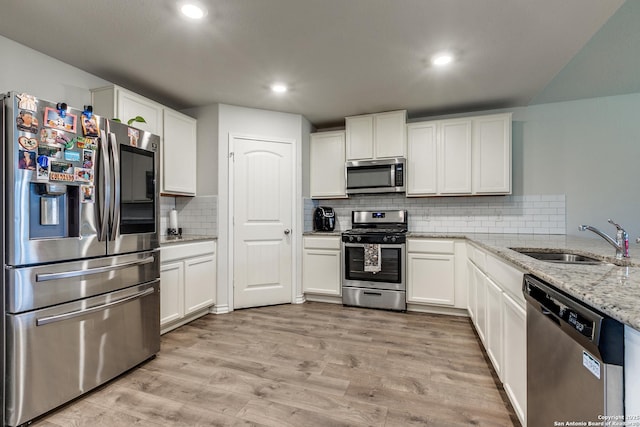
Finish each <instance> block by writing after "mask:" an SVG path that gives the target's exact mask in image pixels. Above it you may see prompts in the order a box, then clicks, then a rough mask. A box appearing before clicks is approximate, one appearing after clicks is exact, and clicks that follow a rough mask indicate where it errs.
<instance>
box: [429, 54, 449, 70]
mask: <svg viewBox="0 0 640 427" xmlns="http://www.w3.org/2000/svg"><path fill="white" fill-rule="evenodd" d="M451 62H453V55H451V54H450V53H446V52H443V53H438V54H437V55H434V56H433V57H432V58H431V63H432V64H433V65H436V66H438V67H442V66H443V65H447V64H450V63H451Z"/></svg>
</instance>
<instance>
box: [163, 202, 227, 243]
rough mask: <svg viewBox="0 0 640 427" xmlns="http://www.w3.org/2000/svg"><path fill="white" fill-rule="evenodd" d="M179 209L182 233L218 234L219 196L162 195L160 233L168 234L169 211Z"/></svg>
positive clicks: (179, 223)
mask: <svg viewBox="0 0 640 427" xmlns="http://www.w3.org/2000/svg"><path fill="white" fill-rule="evenodd" d="M174 208H175V209H176V210H177V211H178V227H181V228H182V234H185V235H200V236H217V233H218V197H217V196H197V197H160V230H161V232H160V234H161V235H163V236H164V235H166V234H167V228H168V227H169V211H170V210H171V209H174Z"/></svg>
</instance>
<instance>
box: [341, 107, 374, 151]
mask: <svg viewBox="0 0 640 427" xmlns="http://www.w3.org/2000/svg"><path fill="white" fill-rule="evenodd" d="M345 127H346V143H347V160H362V159H372V158H373V154H374V153H373V116H372V115H368V116H355V117H347V118H346V119H345Z"/></svg>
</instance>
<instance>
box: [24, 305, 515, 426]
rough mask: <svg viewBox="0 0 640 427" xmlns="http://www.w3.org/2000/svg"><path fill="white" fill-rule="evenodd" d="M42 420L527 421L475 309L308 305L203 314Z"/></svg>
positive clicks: (256, 422)
mask: <svg viewBox="0 0 640 427" xmlns="http://www.w3.org/2000/svg"><path fill="white" fill-rule="evenodd" d="M34 425H36V426H38V427H60V426H64V427H67V426H92V427H95V426H109V427H114V426H244V425H246V426H274V427H283V426H295V427H300V426H304V427H314V426H323V427H324V426H403V427H406V426H469V425H475V426H492V427H494V426H519V425H520V424H519V423H518V421H517V418H516V416H515V414H514V412H513V409H512V408H511V406H510V405H509V403H508V400H507V398H506V395H505V394H504V391H503V389H502V387H501V386H500V385H499V381H498V380H497V378H496V377H495V374H494V373H493V370H492V369H491V368H490V365H489V362H488V359H486V356H485V355H484V353H483V351H482V350H481V347H480V343H479V341H478V339H477V336H476V335H475V332H474V331H473V329H472V326H471V324H470V321H469V320H468V319H466V318H459V317H451V316H441V315H429V314H418V313H406V314H405V313H391V312H386V311H379V310H367V309H357V308H346V307H342V306H340V305H334V304H322V303H306V304H301V305H281V306H272V307H261V308H253V309H246V310H238V311H234V312H233V313H230V314H224V315H217V316H216V315H208V316H206V317H203V318H201V319H198V320H196V321H194V322H192V323H190V324H188V325H186V326H183V327H181V328H179V329H177V330H175V331H173V332H170V333H168V334H166V335H164V336H163V337H162V348H161V351H160V353H159V354H158V356H157V357H156V358H155V359H153V360H151V361H149V362H147V363H145V364H144V365H142V366H141V367H139V368H138V369H135V370H133V371H132V372H129V373H128V374H126V375H124V376H122V377H120V378H118V379H117V380H115V381H113V382H111V383H109V384H107V385H106V386H103V387H101V388H100V389H98V390H96V391H94V392H92V393H90V394H88V395H87V396H85V397H83V398H81V399H79V400H77V401H75V402H73V403H71V404H69V405H67V406H65V407H63V408H61V409H59V410H58V411H56V412H54V413H52V414H50V415H49V416H48V417H46V418H43V419H42V420H40V421H38V422H37V423H35V424H34Z"/></svg>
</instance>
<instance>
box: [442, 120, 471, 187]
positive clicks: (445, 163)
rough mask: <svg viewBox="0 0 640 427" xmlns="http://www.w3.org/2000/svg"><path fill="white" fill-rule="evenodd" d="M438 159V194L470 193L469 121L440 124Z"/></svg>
mask: <svg viewBox="0 0 640 427" xmlns="http://www.w3.org/2000/svg"><path fill="white" fill-rule="evenodd" d="M438 157H439V159H438V163H439V164H440V165H441V166H442V167H440V168H439V169H438V193H440V194H469V193H471V120H469V119H460V120H443V121H442V122H440V138H439V141H438Z"/></svg>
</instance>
